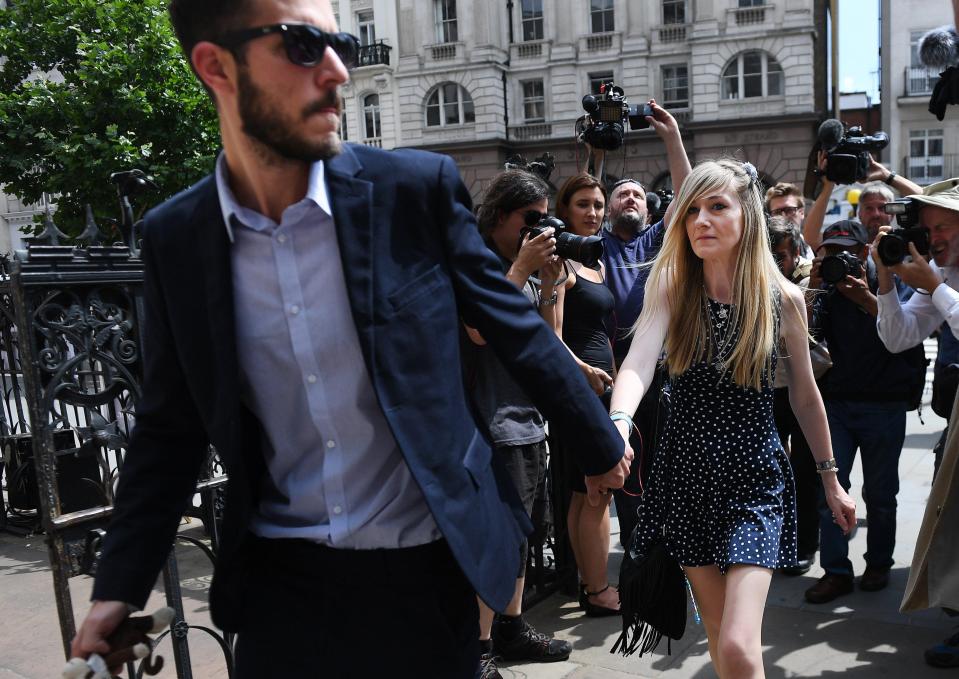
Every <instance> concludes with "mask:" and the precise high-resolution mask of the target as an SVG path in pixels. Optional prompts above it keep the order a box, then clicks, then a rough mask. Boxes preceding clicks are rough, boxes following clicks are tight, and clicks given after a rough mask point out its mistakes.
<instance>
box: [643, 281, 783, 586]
mask: <svg viewBox="0 0 959 679" xmlns="http://www.w3.org/2000/svg"><path fill="white" fill-rule="evenodd" d="M708 306H709V315H710V320H711V321H712V323H713V327H714V329H715V332H714V336H715V337H717V338H720V339H719V340H714V350H713V355H714V356H719V357H722V358H725V357H726V356H727V355H728V354H729V353H730V352H731V350H732V347H733V346H735V337H732V338H729V339H726V340H725V342H723V341H722V338H723V337H724V335H723V332H724V330H725V329H726V327H727V324H731V323H732V313H731V312H732V307H731V306H730V305H727V304H720V303H719V302H714V301H712V300H710V301H709V303H708ZM717 345H722V346H717ZM775 361H776V355H775V353H774V355H773V362H774V366H773V367H775ZM717 363H718V361H717V360H715V359H714V360H713V361H711V362H706V361H704V362H701V363H699V364H696V365H694V366H692V367H691V368H689V369H688V370H687V371H686V372H684V373H683V374H682V375H680V376H679V377H676V378H673V379H672V383H671V385H670V387H669V388H668V389H669V408H668V410H669V414H668V416H667V421H666V427H665V431H664V432H663V436H662V439H661V442H660V448H659V450H658V451H657V453H656V458H655V460H654V462H653V467H652V471H651V478H650V484H649V485H648V487H647V489H646V493H645V496H644V498H643V502H642V506H641V509H640V516H639V523H638V526H637V528H636V539H637V541H636V544H635V545H633V549H634V551H636V552H637V553H639V554H644V553H646V550H647V548H648V547H649V545H650V544H651V543H652V542H653V541H654V540H655V539H656V538H657V537H658V536H660V535H662V534H663V530H664V527H665V535H666V544H667V547H668V550H669V552H670V553H671V554H672V555H673V556H675V557H676V558H677V559H678V560H679V562H680V563H681V564H683V565H684V566H706V565H710V564H715V565H717V566H719V568H720V570H721V571H722V572H724V573H725V572H726V570H727V569H728V568H729V566H730V565H732V564H754V565H757V566H762V567H765V568H781V567H784V566H790V565H794V564H795V563H796V500H795V487H794V485H793V476H792V469H791V467H790V466H789V458H788V457H787V456H786V453H785V451H783V447H782V444H781V443H780V441H779V435H778V434H777V432H776V425H775V422H774V421H773V390H772V384H771V383H770V384H767V383H766V380H765V379H764V381H763V388H762V390H761V391H757V390H755V389H750V388H743V387H740V386H737V385H736V384H735V382H733V380H732V376H731V375H730V374H728V373H727V374H723V372H722V370H721V369H720V368H719V367H717ZM667 507H668V510H667Z"/></svg>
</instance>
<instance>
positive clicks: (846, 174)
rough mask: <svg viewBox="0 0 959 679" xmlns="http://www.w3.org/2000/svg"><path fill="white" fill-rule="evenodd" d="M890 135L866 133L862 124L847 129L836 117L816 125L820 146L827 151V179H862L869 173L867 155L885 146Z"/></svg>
mask: <svg viewBox="0 0 959 679" xmlns="http://www.w3.org/2000/svg"><path fill="white" fill-rule="evenodd" d="M888 143H889V135H888V134H886V133H885V132H876V134H874V135H868V134H865V133H864V132H863V131H862V128H861V127H850V128H848V129H847V128H846V127H845V126H844V125H843V124H842V123H841V122H839V121H838V120H836V119H835V118H830V119H829V120H827V121H825V122H824V123H823V124H822V125H820V126H819V145H820V148H821V149H822V150H823V151H825V152H826V170H825V172H824V174H825V175H826V179H828V180H830V181H832V182H835V183H836V184H853V183H855V182H859V181H863V180H865V178H866V175H867V174H868V173H869V154H870V153H878V152H879V151H881V150H882V149H884V148H886V145H887V144H888Z"/></svg>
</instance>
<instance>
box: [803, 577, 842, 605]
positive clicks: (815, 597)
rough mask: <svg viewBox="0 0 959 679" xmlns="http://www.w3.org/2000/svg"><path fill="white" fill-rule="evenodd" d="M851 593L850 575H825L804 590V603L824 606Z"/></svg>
mask: <svg viewBox="0 0 959 679" xmlns="http://www.w3.org/2000/svg"><path fill="white" fill-rule="evenodd" d="M851 591H852V576H851V575H840V574H838V573H826V574H825V575H824V576H822V577H821V578H819V581H818V582H817V583H816V584H815V585H813V586H812V587H810V588H809V589H807V590H806V601H808V602H809V603H811V604H825V603H829V602H830V601H832V600H833V599H835V598H837V597H840V596H842V595H843V594H849V593H850V592H851Z"/></svg>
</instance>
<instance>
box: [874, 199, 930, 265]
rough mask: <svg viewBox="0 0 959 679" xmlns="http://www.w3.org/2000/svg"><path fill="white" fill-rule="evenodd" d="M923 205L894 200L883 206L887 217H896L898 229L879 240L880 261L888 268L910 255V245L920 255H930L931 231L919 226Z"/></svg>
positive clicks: (917, 202)
mask: <svg viewBox="0 0 959 679" xmlns="http://www.w3.org/2000/svg"><path fill="white" fill-rule="evenodd" d="M921 208H922V203H921V202H920V201H918V200H913V199H911V198H903V199H902V200H894V201H892V202H891V203H886V204H885V205H883V206H882V209H883V211H884V212H885V213H886V214H887V215H895V216H896V222H898V224H899V228H898V229H893V230H892V231H890V232H889V233H887V234H886V235H885V236H883V237H882V238H880V239H879V247H878V248H877V251H878V253H879V259H880V260H882V263H883V264H885V265H886V266H892V265H894V264H898V263H899V262H901V261H902V260H903V259H905V258H906V255H908V254H909V244H910V243H912V244H914V245H915V246H916V250H917V251H918V252H919V254H920V255H928V254H929V245H930V243H929V230H928V229H927V228H925V227H923V226H920V225H919V210H920V209H921Z"/></svg>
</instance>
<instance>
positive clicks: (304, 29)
mask: <svg viewBox="0 0 959 679" xmlns="http://www.w3.org/2000/svg"><path fill="white" fill-rule="evenodd" d="M270 33H279V34H280V36H281V37H282V38H283V47H284V48H285V49H286V58H287V59H289V60H290V61H291V62H292V63H294V64H296V65H297V66H316V65H317V64H318V63H320V62H321V61H323V55H324V54H325V53H326V48H327V47H331V48H332V49H333V51H334V52H336V56H338V57H339V58H340V61H342V62H343V65H344V66H346V67H347V68H353V67H355V66H356V63H357V58H358V56H359V51H360V41H359V39H358V38H357V37H356V36H355V35H350V34H349V33H327V32H326V31H321V30H320V29H319V28H317V27H316V26H311V25H310V24H272V25H270V26H258V27H257V28H246V29H243V30H242V31H234V32H232V33H227V34H226V35H224V36H222V37H221V38H220V39H219V40H216V41H215V42H216V44H218V45H220V47H226V48H228V49H233V48H236V47H239V46H240V45H242V44H243V43H245V42H249V41H250V40H255V39H256V38H259V37H262V36H264V35H269V34H270Z"/></svg>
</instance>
